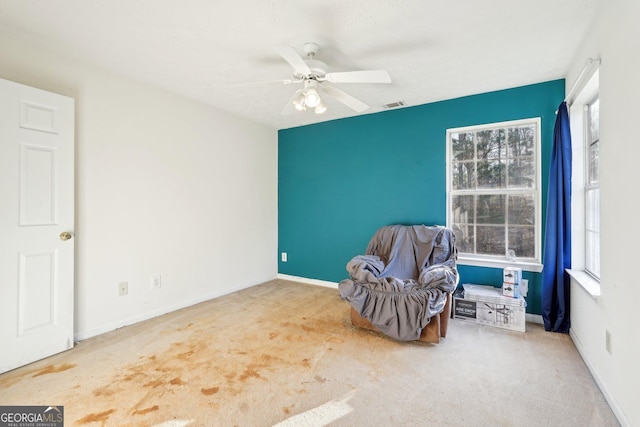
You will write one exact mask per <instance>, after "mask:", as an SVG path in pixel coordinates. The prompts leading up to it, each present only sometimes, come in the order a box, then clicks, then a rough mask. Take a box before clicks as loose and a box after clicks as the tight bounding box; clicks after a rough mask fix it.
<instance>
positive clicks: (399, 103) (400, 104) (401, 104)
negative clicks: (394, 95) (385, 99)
mask: <svg viewBox="0 0 640 427" xmlns="http://www.w3.org/2000/svg"><path fill="white" fill-rule="evenodd" d="M405 105H406V104H405V103H404V101H396V102H391V103H389V104H385V105H384V108H386V109H387V110H389V109H391V108H400V107H404V106H405Z"/></svg>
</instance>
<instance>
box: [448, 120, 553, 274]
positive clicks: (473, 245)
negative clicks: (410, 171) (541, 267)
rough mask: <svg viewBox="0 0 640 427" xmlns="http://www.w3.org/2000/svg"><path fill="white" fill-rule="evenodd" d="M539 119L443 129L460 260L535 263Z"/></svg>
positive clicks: (537, 251)
mask: <svg viewBox="0 0 640 427" xmlns="http://www.w3.org/2000/svg"><path fill="white" fill-rule="evenodd" d="M539 123H540V120H539V119H528V120H518V121H513V122H505V123H496V124H491V125H482V126H473V127H468V128H459V129H450V130H448V131H447V144H448V150H449V151H448V153H449V156H448V161H447V169H448V170H447V180H448V184H449V185H448V200H447V202H448V212H447V215H448V218H447V219H448V224H449V227H451V228H452V229H453V230H454V232H455V234H456V243H457V245H458V251H459V253H460V256H461V258H465V257H468V258H476V259H487V260H490V261H496V260H506V259H507V257H506V252H507V251H508V250H513V251H515V254H516V257H517V258H518V259H519V260H526V261H533V262H539V261H540V256H539V254H540V248H539V245H540V243H539V242H540V238H539V235H540V233H539V227H540V209H539V200H540V183H539V172H538V171H539V141H540V136H539V133H540V130H539V129H540V125H539Z"/></svg>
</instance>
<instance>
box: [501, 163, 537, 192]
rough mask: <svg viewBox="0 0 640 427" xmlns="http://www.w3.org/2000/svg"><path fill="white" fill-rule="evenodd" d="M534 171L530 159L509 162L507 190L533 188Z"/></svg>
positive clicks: (534, 184)
mask: <svg viewBox="0 0 640 427" xmlns="http://www.w3.org/2000/svg"><path fill="white" fill-rule="evenodd" d="M535 186H536V169H535V164H534V159H533V158H532V157H518V158H515V159H511V160H509V185H508V187H509V188H535Z"/></svg>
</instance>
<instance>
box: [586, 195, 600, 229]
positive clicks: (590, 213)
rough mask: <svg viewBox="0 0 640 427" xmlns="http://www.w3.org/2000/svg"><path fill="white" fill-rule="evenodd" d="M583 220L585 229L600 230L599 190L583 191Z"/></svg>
mask: <svg viewBox="0 0 640 427" xmlns="http://www.w3.org/2000/svg"><path fill="white" fill-rule="evenodd" d="M585 220H586V224H585V226H586V228H587V230H593V231H599V230H600V190H599V189H597V188H594V189H588V190H587V191H585Z"/></svg>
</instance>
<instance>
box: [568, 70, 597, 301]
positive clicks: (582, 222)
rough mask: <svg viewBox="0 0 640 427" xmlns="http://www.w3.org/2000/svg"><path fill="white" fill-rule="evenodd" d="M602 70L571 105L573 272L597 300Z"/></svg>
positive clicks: (593, 75)
mask: <svg viewBox="0 0 640 427" xmlns="http://www.w3.org/2000/svg"><path fill="white" fill-rule="evenodd" d="M599 74H600V73H599V70H598V69H597V68H596V69H595V70H594V71H593V74H591V75H589V73H587V74H586V76H588V77H586V78H585V81H586V83H585V84H584V85H583V86H582V88H581V89H580V90H579V91H578V93H577V96H576V97H575V99H574V100H573V102H572V103H570V102H569V101H571V100H569V101H568V102H567V103H568V104H570V105H571V109H570V110H569V118H570V121H571V142H572V144H571V145H572V153H573V164H572V166H573V173H572V177H571V178H572V186H571V193H572V195H571V270H569V274H570V275H571V277H572V278H573V279H574V281H576V283H578V284H580V285H581V286H582V287H583V288H584V289H585V290H587V291H588V292H589V293H590V294H591V295H592V296H593V297H594V298H598V296H599V295H600V98H599V95H598V94H599V86H600V80H599Z"/></svg>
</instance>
